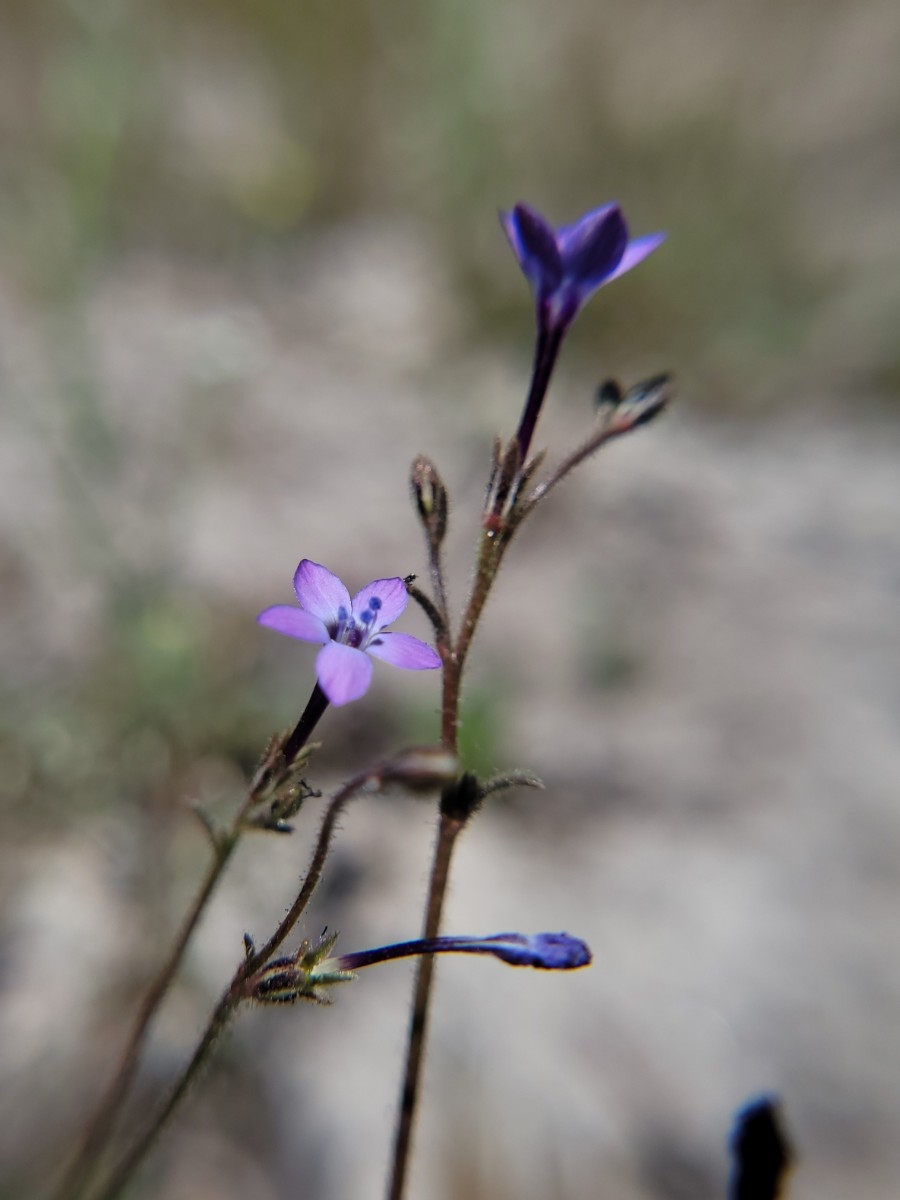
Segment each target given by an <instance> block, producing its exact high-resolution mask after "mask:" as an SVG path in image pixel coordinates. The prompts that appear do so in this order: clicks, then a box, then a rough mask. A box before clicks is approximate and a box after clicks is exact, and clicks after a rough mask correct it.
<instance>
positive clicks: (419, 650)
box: [366, 633, 441, 671]
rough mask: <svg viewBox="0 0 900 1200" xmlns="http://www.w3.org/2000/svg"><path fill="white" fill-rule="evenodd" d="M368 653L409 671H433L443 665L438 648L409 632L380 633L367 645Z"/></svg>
mask: <svg viewBox="0 0 900 1200" xmlns="http://www.w3.org/2000/svg"><path fill="white" fill-rule="evenodd" d="M366 653H367V654H371V655H372V657H373V658H380V659H381V660H382V662H387V663H392V664H393V665H394V666H395V667H404V668H405V669H406V670H407V671H433V670H434V669H435V667H439V666H440V665H441V660H440V656H439V655H438V653H437V651H436V650H432V648H431V646H429V645H427V643H425V642H420V641H419V639H418V638H416V637H412V636H411V635H410V634H408V633H379V634H378V636H377V637H376V638H374V639H373V640H372V641H371V642H369V644H368V645H367V646H366Z"/></svg>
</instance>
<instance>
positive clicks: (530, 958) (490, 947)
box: [322, 933, 591, 971]
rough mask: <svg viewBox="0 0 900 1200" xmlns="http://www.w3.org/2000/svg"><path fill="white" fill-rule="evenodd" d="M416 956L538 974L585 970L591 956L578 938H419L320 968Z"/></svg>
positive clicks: (542, 935)
mask: <svg viewBox="0 0 900 1200" xmlns="http://www.w3.org/2000/svg"><path fill="white" fill-rule="evenodd" d="M418 954H492V955H493V956H494V958H499V959H500V960H501V962H505V963H508V964H509V966H511V967H536V968H537V969H538V970H542V971H573V970H576V969H577V968H578V967H587V966H589V965H590V962H591V952H590V950H589V949H588V947H587V945H586V944H585V943H584V942H583V941H581V939H580V938H576V937H572V936H571V934H568V933H536V934H533V935H531V936H528V935H527V934H524V933H498V934H495V935H494V936H493V937H487V938H475V937H438V938H419V939H417V940H416V941H413V942H397V943H395V944H394V945H392V946H380V947H379V948H378V949H376V950H360V951H358V952H357V953H356V954H342V955H341V956H340V957H339V958H335V959H329V960H328V961H327V962H326V963H323V964H322V966H323V968H327V969H330V970H336V971H359V970H361V969H362V968H363V967H370V966H372V965H373V964H375V963H379V962H388V961H390V960H391V959H393V958H409V957H411V956H413V955H418Z"/></svg>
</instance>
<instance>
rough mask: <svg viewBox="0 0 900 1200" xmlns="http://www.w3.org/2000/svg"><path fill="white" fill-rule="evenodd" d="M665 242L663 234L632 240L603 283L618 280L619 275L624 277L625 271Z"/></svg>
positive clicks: (649, 234) (647, 235) (651, 234)
mask: <svg viewBox="0 0 900 1200" xmlns="http://www.w3.org/2000/svg"><path fill="white" fill-rule="evenodd" d="M665 240H666V235H665V234H664V233H647V234H645V235H644V236H643V237H639V238H634V239H633V240H632V241H630V242H629V243H628V245H627V246H626V247H625V253H624V254H623V255H622V259H621V261H620V263H619V265H618V266H617V267H616V269H615V270H614V271H613V273H612V274H611V275H609V276H607V278H606V279H604V281H603V282H604V283H609V281H610V280H611V279H618V277H619V276H620V275H624V274H625V272H626V271H630V270H631V268H632V267H636V266H637V265H638V263H639V262H643V261H644V259H645V258H646V257H647V255H648V254H652V253H653V251H654V250H655V249H656V248H657V246H661V245H662V243H663V242H664V241H665Z"/></svg>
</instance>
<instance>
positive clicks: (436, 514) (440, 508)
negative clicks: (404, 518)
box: [409, 454, 449, 547]
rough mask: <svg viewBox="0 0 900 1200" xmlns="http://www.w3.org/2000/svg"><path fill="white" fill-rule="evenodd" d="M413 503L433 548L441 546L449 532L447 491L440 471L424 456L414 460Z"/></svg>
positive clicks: (412, 472) (410, 479)
mask: <svg viewBox="0 0 900 1200" xmlns="http://www.w3.org/2000/svg"><path fill="white" fill-rule="evenodd" d="M409 482H410V488H411V490H412V495H413V501H414V502H415V506H416V512H417V513H418V514H419V519H420V520H421V522H422V524H423V525H424V526H425V532H426V533H427V535H428V540H429V542H430V543H431V545H432V546H435V547H437V546H440V544H441V542H442V541H443V540H444V535H445V534H446V532H447V510H448V507H449V504H448V498H447V489H446V487H445V486H444V481H443V480H442V479H441V477H440V475H439V474H438V469H437V467H436V466H435V465H434V463H433V462H432V461H431V459H430V458H426V457H425V456H424V454H420V455H418V456H417V457H416V458H415V459H414V460H413V465H412V469H411V471H410V476H409Z"/></svg>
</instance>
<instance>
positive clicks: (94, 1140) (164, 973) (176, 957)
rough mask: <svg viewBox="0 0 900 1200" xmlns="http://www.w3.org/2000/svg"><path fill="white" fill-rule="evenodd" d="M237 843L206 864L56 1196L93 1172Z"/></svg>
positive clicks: (79, 1188)
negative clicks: (160, 1010) (150, 1030)
mask: <svg viewBox="0 0 900 1200" xmlns="http://www.w3.org/2000/svg"><path fill="white" fill-rule="evenodd" d="M237 842H238V836H237V834H232V836H230V837H229V838H227V839H225V840H224V841H223V842H222V843H221V845H220V848H219V851H218V853H217V854H216V856H215V858H214V859H213V861H212V862H211V863H210V865H209V869H208V870H207V873H206V878H205V879H204V880H203V883H202V884H201V886H200V890H199V891H198V893H197V895H196V897H195V899H194V902H193V904H192V905H191V908H190V911H189V912H188V914H187V916H186V917H185V919H184V921H183V922H182V926H181V929H180V930H179V932H178V937H177V938H176V939H175V944H174V945H173V946H172V949H171V951H170V952H169V956H168V958H167V959H166V961H165V962H164V963H163V965H162V968H161V969H160V971H159V974H158V975H157V976H156V978H155V979H154V981H153V983H152V984H151V985H150V988H149V989H148V991H147V993H146V995H145V996H144V1000H143V1002H142V1004H141V1007H140V1009H139V1010H138V1014H137V1017H136V1018H135V1022H134V1025H133V1026H132V1030H131V1035H130V1037H129V1039H128V1042H127V1043H126V1046H125V1049H124V1051H123V1053H122V1057H121V1059H120V1061H119V1066H118V1069H117V1071H116V1073H115V1075H114V1076H113V1078H112V1080H111V1082H110V1083H109V1085H108V1087H107V1089H106V1091H105V1093H104V1094H103V1096H102V1098H101V1100H100V1103H99V1105H98V1106H97V1108H96V1110H95V1112H94V1114H93V1116H92V1117H91V1120H90V1123H89V1124H88V1128H87V1131H86V1133H85V1134H84V1137H83V1140H82V1144H81V1148H80V1150H79V1152H78V1155H77V1157H76V1158H75V1160H74V1162H73V1163H72V1165H71V1167H70V1168H69V1170H68V1172H67V1173H66V1176H65V1178H64V1179H63V1182H62V1186H61V1187H60V1189H59V1193H58V1195H59V1196H60V1197H72V1198H73V1200H74V1198H76V1197H78V1196H80V1195H81V1194H82V1192H83V1189H84V1185H85V1183H86V1181H87V1179H88V1176H89V1175H90V1174H91V1172H92V1171H93V1168H94V1165H95V1162H96V1159H97V1157H98V1156H99V1154H100V1152H101V1151H102V1149H103V1148H104V1146H105V1145H106V1142H107V1140H108V1138H109V1136H110V1135H111V1133H112V1131H113V1128H114V1125H115V1119H116V1117H117V1116H118V1114H119V1111H120V1109H121V1105H122V1101H123V1100H124V1098H125V1095H126V1093H127V1092H128V1089H129V1087H130V1086H131V1083H132V1081H133V1080H134V1077H135V1074H136V1073H137V1068H138V1063H139V1059H140V1053H141V1049H142V1048H143V1044H144V1040H145V1038H146V1036H147V1030H148V1028H149V1026H150V1022H151V1021H152V1020H153V1017H154V1015H155V1013H156V1010H157V1009H158V1008H159V1005H160V1003H161V1002H162V1000H163V997H164V996H165V994H166V992H167V991H168V990H169V987H170V985H171V983H172V980H173V979H174V978H175V975H176V973H177V971H178V968H179V966H180V965H181V960H182V958H183V957H184V952H185V950H186V948H187V945H188V942H189V941H190V940H191V937H192V936H193V934H194V930H195V929H196V928H197V925H198V924H199V921H200V918H201V916H202V915H203V912H204V911H205V909H206V906H207V904H208V903H209V900H210V897H211V896H212V894H213V892H214V891H215V888H216V885H217V884H218V882H219V879H220V877H221V875H222V872H223V871H224V869H225V866H226V865H227V863H228V861H229V859H230V858H231V855H232V854H233V853H234V849H235V846H236V845H237Z"/></svg>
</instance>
